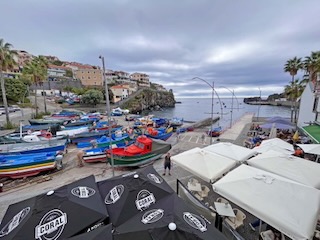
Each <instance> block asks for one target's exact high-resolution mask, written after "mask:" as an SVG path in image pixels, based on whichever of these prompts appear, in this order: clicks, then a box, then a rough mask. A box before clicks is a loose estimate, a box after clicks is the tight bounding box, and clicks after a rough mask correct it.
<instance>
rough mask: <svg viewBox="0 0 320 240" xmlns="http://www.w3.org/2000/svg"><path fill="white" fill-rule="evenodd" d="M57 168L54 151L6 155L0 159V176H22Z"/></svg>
mask: <svg viewBox="0 0 320 240" xmlns="http://www.w3.org/2000/svg"><path fill="white" fill-rule="evenodd" d="M56 168H57V162H56V159H55V153H49V154H30V155H8V156H2V158H1V161H0V177H9V178H13V179H16V178H23V177H29V176H34V175H37V174H39V173H40V172H43V171H49V170H53V169H56Z"/></svg>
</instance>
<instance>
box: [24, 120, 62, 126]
mask: <svg viewBox="0 0 320 240" xmlns="http://www.w3.org/2000/svg"><path fill="white" fill-rule="evenodd" d="M65 121H66V120H65V119H63V120H61V119H30V120H29V123H30V124H31V125H46V124H59V125H61V124H63V123H64V122H65Z"/></svg>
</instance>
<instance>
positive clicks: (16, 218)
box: [0, 207, 30, 238]
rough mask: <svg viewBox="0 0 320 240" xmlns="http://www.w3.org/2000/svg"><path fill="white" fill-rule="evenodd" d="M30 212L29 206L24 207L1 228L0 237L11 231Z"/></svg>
mask: <svg viewBox="0 0 320 240" xmlns="http://www.w3.org/2000/svg"><path fill="white" fill-rule="evenodd" d="M29 212H30V207H26V208H24V209H22V210H21V211H20V212H18V213H17V214H16V215H14V217H13V218H12V219H11V220H10V221H9V222H8V223H7V224H6V225H5V226H4V227H3V228H2V229H1V231H0V238H1V237H3V236H6V235H8V234H9V233H11V232H12V231H13V230H14V229H15V228H16V227H18V226H19V224H20V223H21V222H22V220H23V219H25V217H26V216H27V215H28V213H29Z"/></svg>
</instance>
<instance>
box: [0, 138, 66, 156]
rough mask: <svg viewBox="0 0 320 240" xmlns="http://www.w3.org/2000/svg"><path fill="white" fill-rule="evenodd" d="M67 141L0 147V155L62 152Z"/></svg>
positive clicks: (4, 145)
mask: <svg viewBox="0 0 320 240" xmlns="http://www.w3.org/2000/svg"><path fill="white" fill-rule="evenodd" d="M66 145H67V140H66V139H63V140H51V141H41V142H31V143H16V144H3V145H0V155H10V154H11V155H12V154H29V153H40V152H42V153H47V152H64V151H65V149H66Z"/></svg>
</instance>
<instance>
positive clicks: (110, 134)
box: [99, 55, 114, 177]
mask: <svg viewBox="0 0 320 240" xmlns="http://www.w3.org/2000/svg"><path fill="white" fill-rule="evenodd" d="M99 58H100V59H101V60H102V70H103V73H102V75H103V80H104V84H105V91H106V107H107V114H108V124H109V127H108V130H109V139H110V141H109V148H110V159H111V167H112V176H113V177H114V161H113V152H112V125H111V116H110V112H111V110H110V99H109V90H108V83H107V79H106V75H105V72H106V69H105V66H104V57H103V56H101V55H100V56H99Z"/></svg>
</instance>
